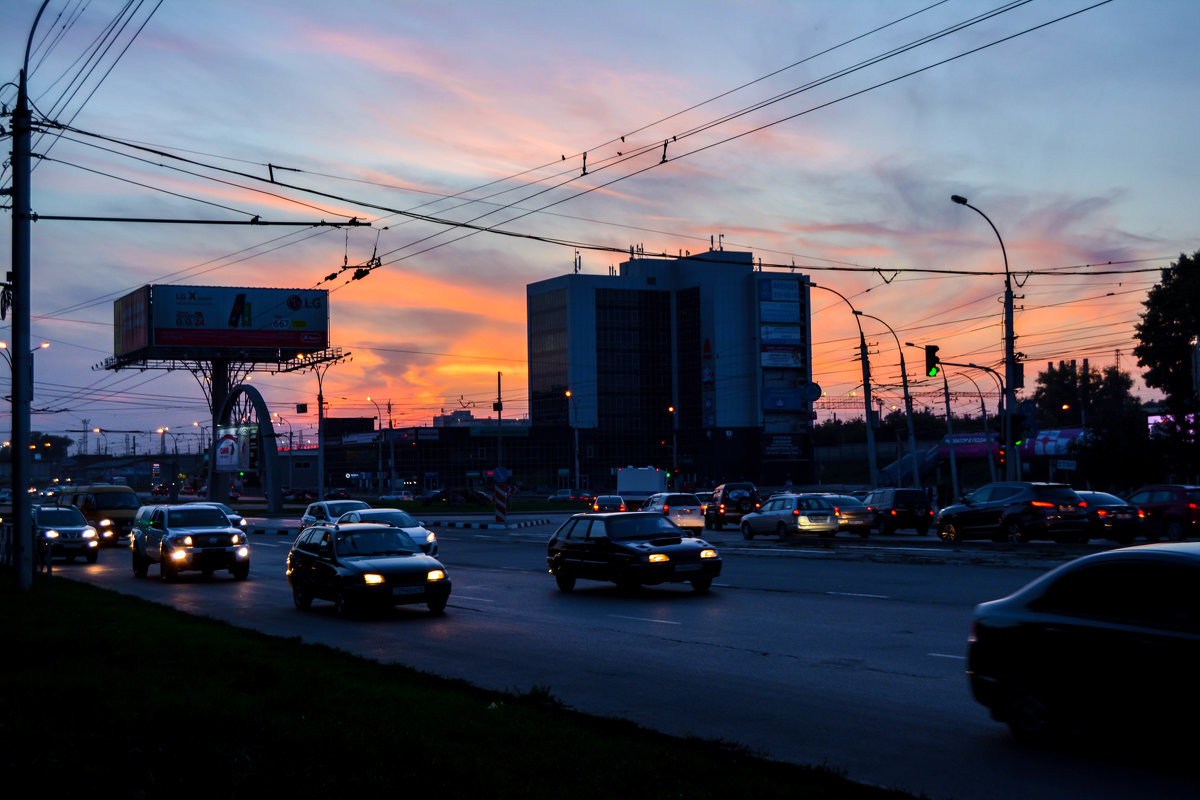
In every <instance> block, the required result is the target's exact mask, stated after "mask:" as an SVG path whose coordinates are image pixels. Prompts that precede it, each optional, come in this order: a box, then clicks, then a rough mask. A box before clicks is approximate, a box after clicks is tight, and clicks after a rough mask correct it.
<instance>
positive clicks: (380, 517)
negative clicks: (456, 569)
mask: <svg viewBox="0 0 1200 800" xmlns="http://www.w3.org/2000/svg"><path fill="white" fill-rule="evenodd" d="M352 522H374V523H376V524H378V525H391V526H392V527H393V528H399V529H400V530H402V531H404V532H405V533H407V534H408V535H409V536H411V537H412V539H413V541H414V542H416V543H417V547H419V548H421V552H422V553H424V554H425V555H428V556H436V555H437V554H438V544H437V536H436V535H434V533H433V531H431V530H429V529H427V528H426V527H425V523H423V522H418V521H417V520H415V519H413V516H412V514H409V513H408V512H407V511H401V510H400V509H398V508H368V509H363V510H360V511H347V512H346V513H345V514H342V515H341V516H340V517H338V518H337V524H338V525H339V526H341V525H345V524H348V523H352Z"/></svg>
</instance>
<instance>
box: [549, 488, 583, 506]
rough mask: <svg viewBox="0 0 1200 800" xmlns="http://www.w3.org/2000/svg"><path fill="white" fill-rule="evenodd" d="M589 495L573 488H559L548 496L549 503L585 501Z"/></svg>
mask: <svg viewBox="0 0 1200 800" xmlns="http://www.w3.org/2000/svg"><path fill="white" fill-rule="evenodd" d="M588 499H589V498H588V496H587V495H584V494H580V493H579V492H576V491H574V490H572V489H559V490H558V491H557V492H555V493H554V494H552V495H550V496H549V497H547V498H546V502H548V503H584V502H587V500H588Z"/></svg>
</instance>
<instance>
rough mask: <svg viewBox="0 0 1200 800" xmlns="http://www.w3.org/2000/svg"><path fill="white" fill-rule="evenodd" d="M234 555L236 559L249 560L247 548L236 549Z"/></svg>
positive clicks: (248, 549)
mask: <svg viewBox="0 0 1200 800" xmlns="http://www.w3.org/2000/svg"><path fill="white" fill-rule="evenodd" d="M236 555H237V557H238V558H249V557H250V548H249V547H239V548H238V549H237V553H236Z"/></svg>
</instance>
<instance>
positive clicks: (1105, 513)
mask: <svg viewBox="0 0 1200 800" xmlns="http://www.w3.org/2000/svg"><path fill="white" fill-rule="evenodd" d="M1096 516H1097V517H1107V516H1108V509H1106V508H1097V509H1096Z"/></svg>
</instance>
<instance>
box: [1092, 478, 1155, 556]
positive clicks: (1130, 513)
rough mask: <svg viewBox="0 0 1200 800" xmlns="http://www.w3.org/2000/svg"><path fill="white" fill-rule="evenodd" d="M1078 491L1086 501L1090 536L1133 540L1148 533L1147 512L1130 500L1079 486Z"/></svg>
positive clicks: (1093, 537)
mask: <svg viewBox="0 0 1200 800" xmlns="http://www.w3.org/2000/svg"><path fill="white" fill-rule="evenodd" d="M1075 494H1077V495H1079V496H1080V497H1081V498H1083V502H1084V503H1085V504H1086V505H1085V510H1086V511H1087V518H1088V538H1089V539H1111V540H1112V541H1114V542H1116V543H1118V544H1133V540H1134V539H1136V538H1137V537H1139V536H1144V535H1145V534H1146V513H1145V512H1144V511H1142V510H1141V509H1140V508H1138V507H1137V506H1135V505H1134V504H1133V503H1130V502H1129V501H1128V500H1122V499H1121V498H1119V497H1117V496H1116V495H1112V494H1108V493H1107V492H1086V491H1083V490H1077V491H1076V492H1075Z"/></svg>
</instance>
